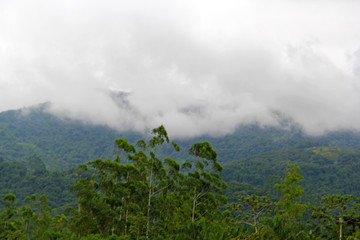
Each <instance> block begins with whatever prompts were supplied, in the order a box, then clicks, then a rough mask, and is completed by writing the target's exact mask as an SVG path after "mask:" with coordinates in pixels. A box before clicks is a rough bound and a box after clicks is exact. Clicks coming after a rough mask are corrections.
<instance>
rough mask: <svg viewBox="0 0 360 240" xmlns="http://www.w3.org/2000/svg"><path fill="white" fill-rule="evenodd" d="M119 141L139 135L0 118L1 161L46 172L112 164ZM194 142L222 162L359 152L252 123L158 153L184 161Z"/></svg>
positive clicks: (36, 117)
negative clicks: (317, 149) (280, 153)
mask: <svg viewBox="0 0 360 240" xmlns="http://www.w3.org/2000/svg"><path fill="white" fill-rule="evenodd" d="M165 127H166V126H165ZM118 138H126V139H128V140H129V142H132V143H135V142H136V140H138V139H141V138H144V136H142V135H140V134H138V133H134V132H130V131H129V132H125V133H120V132H118V131H116V130H113V129H110V128H108V127H106V126H96V125H92V124H87V123H83V122H80V121H75V120H71V119H63V118H59V117H57V116H55V115H52V114H50V113H48V111H47V104H41V105H39V106H34V107H31V108H27V109H19V110H10V111H5V112H1V113H0V156H1V157H2V158H3V159H4V160H5V161H23V160H25V159H27V158H28V157H29V156H32V155H34V154H36V155H37V156H38V157H39V158H40V159H41V160H42V161H43V162H44V163H45V165H46V168H47V169H48V170H50V171H53V170H62V169H71V168H75V167H77V165H79V164H81V163H85V162H88V161H91V160H94V159H97V158H103V159H113V157H114V155H115V154H116V150H115V148H114V140H115V139H118ZM145 138H146V136H145ZM170 138H171V136H170ZM198 141H209V142H210V143H211V144H212V145H213V147H214V149H215V150H216V151H217V152H218V159H219V161H220V162H222V163H225V162H228V161H233V160H238V159H242V158H245V157H249V156H254V155H257V154H260V153H266V152H269V151H275V150H280V149H285V148H289V147H312V146H317V145H319V146H337V147H350V148H355V149H360V134H359V133H358V132H351V131H340V132H331V133H328V134H327V135H324V136H321V137H317V138H315V137H309V136H306V135H305V134H304V133H302V131H301V129H299V128H297V127H288V126H286V127H284V128H276V127H261V126H259V125H256V124H253V125H244V126H240V127H239V128H238V129H237V130H236V131H235V132H234V133H233V134H229V135H226V136H223V137H211V136H202V137H197V138H193V139H186V140H176V142H177V143H178V144H179V145H180V147H181V149H182V151H181V152H180V153H176V152H174V151H172V149H171V148H163V149H161V151H162V152H163V154H166V155H167V156H170V157H173V158H175V159H177V160H179V161H184V160H185V159H186V158H187V157H188V154H187V149H189V148H190V146H191V144H192V143H194V142H198Z"/></svg>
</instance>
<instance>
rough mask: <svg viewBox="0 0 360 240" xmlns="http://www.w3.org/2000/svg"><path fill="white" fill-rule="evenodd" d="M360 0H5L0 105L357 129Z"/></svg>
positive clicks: (147, 119)
mask: <svg viewBox="0 0 360 240" xmlns="http://www.w3.org/2000/svg"><path fill="white" fill-rule="evenodd" d="M359 13H360V1H358V0H341V1H340V0H234V1H230V0H222V1H211V0H197V1H194V0H191V1H190V0H181V1H180V0H179V1H171V0H163V1H159V0H154V1H149V0H129V1H126V0H102V1H98V0H97V1H96V0H61V1H58V0H56V1H55V0H31V1H29V0H22V1H21V0H0V111H5V110H8V109H18V108H23V107H29V106H31V105H34V104H38V103H42V102H51V103H52V105H51V109H49V111H51V112H52V113H55V114H58V115H64V116H67V117H72V118H75V119H81V120H84V121H87V122H92V123H95V124H106V125H109V126H111V127H114V128H117V129H120V130H128V129H135V130H139V131H142V130H146V129H149V128H150V129H151V128H153V127H156V126H158V125H160V124H164V125H165V127H166V128H167V129H168V131H169V132H170V134H171V136H175V137H188V136H196V135H200V134H204V133H206V134H211V135H221V134H226V133H231V132H232V131H233V130H234V129H235V128H236V127H237V126H239V125H240V124H247V123H252V122H257V123H260V124H264V125H268V124H270V125H276V124H277V122H278V120H279V116H283V117H288V118H292V119H293V120H294V121H295V122H297V123H299V124H301V126H302V127H303V128H304V130H305V131H306V132H307V133H311V134H321V133H323V132H324V131H328V130H336V129H341V128H351V129H357V130H359V129H360V14H359Z"/></svg>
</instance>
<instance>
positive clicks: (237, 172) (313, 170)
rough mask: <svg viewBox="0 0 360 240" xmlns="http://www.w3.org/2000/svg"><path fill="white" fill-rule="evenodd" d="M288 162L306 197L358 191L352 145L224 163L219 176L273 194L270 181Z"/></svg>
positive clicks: (358, 167)
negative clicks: (296, 169)
mask: <svg viewBox="0 0 360 240" xmlns="http://www.w3.org/2000/svg"><path fill="white" fill-rule="evenodd" d="M289 164H295V165H298V166H300V168H301V174H302V175H303V176H304V180H303V181H302V183H301V185H303V186H304V188H305V191H306V192H307V195H308V196H313V197H316V198H318V197H320V196H323V195H327V194H329V193H337V194H356V195H358V194H359V192H360V184H359V179H360V151H359V150H357V149H353V148H340V147H311V148H286V149H281V150H276V151H270V152H267V153H262V154H258V155H255V156H250V157H247V158H243V159H238V160H235V161H231V162H227V163H225V164H224V165H223V167H224V171H223V172H222V174H221V175H222V178H223V180H225V181H228V182H230V181H237V182H242V183H247V184H250V185H252V186H256V187H258V188H261V189H264V190H266V191H267V192H268V193H271V194H274V192H276V191H274V188H273V186H274V183H276V182H278V181H279V179H280V177H283V175H284V170H285V169H286V168H287V166H288V165H289Z"/></svg>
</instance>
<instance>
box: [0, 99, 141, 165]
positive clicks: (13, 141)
mask: <svg viewBox="0 0 360 240" xmlns="http://www.w3.org/2000/svg"><path fill="white" fill-rule="evenodd" d="M46 109H47V104H43V105H40V106H37V107H32V108H30V109H23V110H12V111H7V112H2V113H0V156H1V157H3V158H4V159H5V160H6V161H19V160H25V159H26V158H28V157H29V156H31V155H34V154H36V155H37V156H39V157H40V159H42V161H43V162H44V163H45V165H46V167H47V169H48V170H63V169H71V168H76V167H77V165H79V164H82V163H85V162H87V161H89V160H90V159H96V158H98V157H101V158H104V159H107V158H111V157H113V156H114V155H115V154H116V152H115V151H114V145H113V143H114V140H115V139H116V138H118V137H119V133H118V132H116V131H114V130H112V129H109V128H107V127H103V126H94V125H91V124H84V123H82V122H79V121H74V120H69V119H59V118H57V117H56V116H54V115H51V114H49V113H46ZM122 136H124V137H126V138H127V139H129V141H135V140H136V139H138V138H139V136H138V135H136V134H134V133H132V134H122Z"/></svg>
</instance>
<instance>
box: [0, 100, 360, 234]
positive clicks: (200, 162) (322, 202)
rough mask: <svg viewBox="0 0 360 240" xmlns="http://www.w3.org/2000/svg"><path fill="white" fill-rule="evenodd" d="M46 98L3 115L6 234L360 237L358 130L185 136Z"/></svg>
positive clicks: (0, 187)
mask: <svg viewBox="0 0 360 240" xmlns="http://www.w3.org/2000/svg"><path fill="white" fill-rule="evenodd" d="M45 108H46V105H45V106H42V107H40V108H33V109H32V110H31V111H28V113H27V114H26V115H24V114H23V113H22V112H21V111H8V112H4V113H0V156H1V157H2V158H0V196H1V199H0V201H2V202H1V207H0V234H2V235H0V239H29V238H30V239H339V238H340V237H342V239H358V238H359V235H360V231H359V229H358V228H359V224H360V215H359V214H360V213H359V207H358V205H359V200H358V198H357V197H356V196H359V188H360V187H359V184H358V179H359V172H360V171H359V170H360V169H359V167H360V151H359V143H360V135H359V134H358V133H350V132H337V133H329V134H327V135H325V136H323V137H319V138H310V137H308V136H305V135H304V134H302V132H301V131H300V130H299V129H298V128H296V127H292V128H291V127H290V130H281V129H276V128H270V127H267V128H261V127H259V126H256V125H253V126H244V127H240V128H239V129H238V130H237V131H236V132H235V133H234V134H232V135H228V136H225V137H223V138H212V137H201V138H196V139H192V140H191V141H190V140H182V141H177V143H178V145H177V144H172V142H170V141H169V139H168V137H167V133H166V131H165V129H164V128H163V127H160V128H157V129H154V131H153V134H152V135H151V136H143V137H141V136H139V135H136V134H131V133H128V134H120V133H117V132H114V131H113V130H110V129H108V128H106V127H99V126H97V127H96V126H92V125H84V124H82V123H80V122H76V121H70V120H65V121H63V120H60V119H58V118H56V117H54V116H52V115H50V114H48V113H46V111H45ZM286 127H287V128H288V129H289V126H286ZM119 136H120V137H121V138H119V139H117V138H118V137H119ZM139 138H143V139H144V140H140V141H136V140H137V139H139ZM116 139H117V140H116ZM193 142H197V143H195V144H193ZM209 142H211V145H210V144H209ZM114 146H115V147H114ZM213 147H214V148H213ZM179 149H180V151H178V150H179ZM214 149H216V150H217V151H218V153H217V152H215V151H214ZM35 154H36V155H35ZM94 159H96V160H94ZM103 159H104V160H103ZM106 159H112V160H106ZM89 161H90V162H89ZM220 163H221V164H222V166H221V165H220ZM79 164H80V169H78V170H75V166H76V167H77V166H78V165H79ZM81 164H82V165H81ZM297 166H299V167H300V168H298V167H297ZM300 169H301V171H300ZM219 174H220V175H219ZM225 182H226V183H227V184H225ZM225 185H227V188H224V187H225ZM70 188H72V191H69V189H70ZM9 193H11V194H9ZM15 196H16V197H15ZM226 198H227V199H228V201H227V204H226V203H225V202H226Z"/></svg>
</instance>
